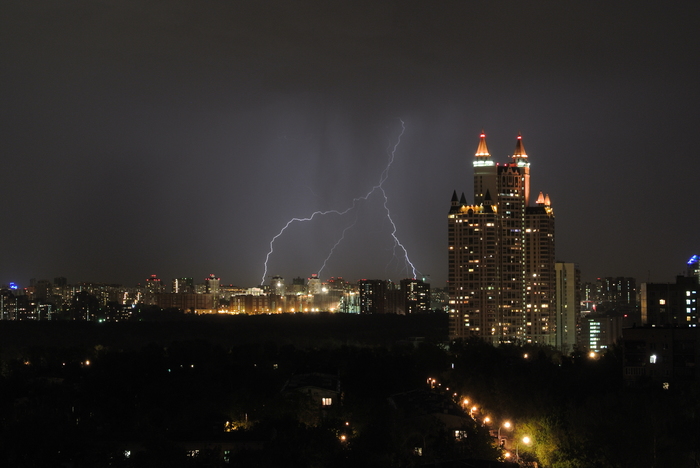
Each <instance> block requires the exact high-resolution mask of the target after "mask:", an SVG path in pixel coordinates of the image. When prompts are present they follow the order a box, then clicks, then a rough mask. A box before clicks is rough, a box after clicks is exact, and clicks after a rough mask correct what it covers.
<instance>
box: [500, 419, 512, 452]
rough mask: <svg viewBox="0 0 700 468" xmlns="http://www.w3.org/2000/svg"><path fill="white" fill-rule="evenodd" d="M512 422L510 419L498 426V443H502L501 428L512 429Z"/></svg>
mask: <svg viewBox="0 0 700 468" xmlns="http://www.w3.org/2000/svg"><path fill="white" fill-rule="evenodd" d="M511 426H512V424H511V423H510V421H506V422H504V423H503V424H502V425H500V426H498V445H499V446H500V445H501V428H502V427H505V428H506V429H510V428H511Z"/></svg>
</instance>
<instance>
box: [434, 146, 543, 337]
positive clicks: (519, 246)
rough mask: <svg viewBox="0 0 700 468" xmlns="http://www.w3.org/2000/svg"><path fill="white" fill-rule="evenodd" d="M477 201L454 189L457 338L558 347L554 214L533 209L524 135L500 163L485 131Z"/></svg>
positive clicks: (451, 234) (452, 287)
mask: <svg viewBox="0 0 700 468" xmlns="http://www.w3.org/2000/svg"><path fill="white" fill-rule="evenodd" d="M473 167H474V202H473V204H467V200H466V197H465V196H464V194H462V196H461V197H460V198H458V197H457V193H456V192H454V193H453V196H452V202H451V206H450V212H449V215H448V243H449V246H448V249H449V250H448V260H449V272H448V292H449V296H450V305H449V310H450V336H451V338H453V339H454V338H466V337H469V336H478V337H481V338H483V339H485V340H487V341H489V342H491V343H493V344H499V343H516V342H517V343H543V344H548V345H552V346H553V345H555V344H556V334H555V327H556V321H555V316H554V315H555V312H554V287H555V274H554V212H553V210H552V206H551V201H550V199H549V196H548V195H547V196H545V195H543V194H542V193H540V194H539V196H538V197H537V200H536V202H535V205H534V206H530V162H529V160H528V156H527V153H526V152H525V148H524V146H523V142H522V138H521V137H520V136H518V139H517V142H516V147H515V151H514V153H513V156H512V160H511V162H509V163H506V164H498V163H495V162H494V161H493V160H492V159H491V154H490V153H489V151H488V147H487V145H486V135H485V134H484V133H483V132H482V134H481V138H480V141H479V146H478V149H477V151H476V155H475V159H474V161H473Z"/></svg>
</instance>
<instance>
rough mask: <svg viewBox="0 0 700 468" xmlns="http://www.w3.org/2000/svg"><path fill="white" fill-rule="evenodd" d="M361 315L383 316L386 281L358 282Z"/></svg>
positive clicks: (385, 305) (385, 300)
mask: <svg viewBox="0 0 700 468" xmlns="http://www.w3.org/2000/svg"><path fill="white" fill-rule="evenodd" d="M358 286H359V296H360V313H361V314H384V313H386V310H387V289H388V282H387V281H386V280H368V279H363V280H360V281H358Z"/></svg>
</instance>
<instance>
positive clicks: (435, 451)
mask: <svg viewBox="0 0 700 468" xmlns="http://www.w3.org/2000/svg"><path fill="white" fill-rule="evenodd" d="M0 325H2V326H0V334H1V335H2V336H1V337H2V340H3V341H2V344H1V345H0V346H1V348H0V358H1V359H2V377H1V378H0V395H2V398H0V414H1V419H0V440H2V447H3V449H2V450H1V451H0V466H19V467H21V466H67V467H83V466H86V467H87V466H90V467H101V466H117V467H120V466H125V467H127V466H128V467H140V466H149V467H158V466H169V467H175V466H208V467H209V466H239V467H253V466H256V467H265V466H270V467H272V466H291V467H296V466H299V467H314V466H318V467H323V466H339V467H350V466H362V465H366V466H376V467H386V466H397V467H401V466H406V467H408V466H421V465H423V466H465V463H470V464H471V465H472V466H488V462H489V461H490V462H492V463H496V461H497V460H499V459H503V455H504V452H503V451H502V450H501V449H500V448H498V447H497V444H496V441H495V439H493V438H492V437H490V436H489V432H488V429H489V427H488V426H485V425H483V424H482V422H481V421H483V416H485V415H489V416H490V417H491V419H492V422H491V429H494V428H497V426H498V425H499V424H501V423H502V422H503V421H505V420H509V421H512V422H513V423H514V424H515V429H514V432H513V434H508V437H511V438H512V439H513V440H515V439H517V438H518V437H522V436H523V435H529V436H530V437H531V438H532V439H533V442H532V444H530V445H528V446H522V447H521V450H520V455H521V456H522V458H523V460H524V461H526V462H527V461H535V460H536V461H538V462H539V464H540V466H545V467H547V466H551V467H664V466H674V467H685V466H687V467H691V466H696V465H695V460H696V459H695V457H696V456H697V455H696V453H695V450H696V447H698V444H697V443H696V442H697V441H698V440H699V439H698V437H699V436H700V435H699V433H698V432H699V428H698V419H697V418H698V410H699V409H700V408H699V404H698V402H699V401H700V399H698V398H697V396H698V393H697V389H696V388H694V387H679V388H675V386H673V385H672V386H671V387H670V388H669V389H668V390H663V389H662V388H661V387H660V386H659V385H654V384H652V383H650V382H649V383H647V384H642V385H640V386H636V387H627V386H625V385H624V383H623V381H622V370H621V356H620V355H619V353H618V352H617V351H616V350H613V351H612V352H610V353H608V354H607V355H605V356H603V357H601V358H600V359H597V360H591V359H588V358H587V357H586V356H585V355H579V354H574V355H573V356H570V357H563V356H560V355H559V354H557V353H556V352H554V351H552V350H551V349H548V348H542V347H518V346H501V347H499V348H494V347H492V346H490V345H487V344H484V343H482V342H479V341H469V342H457V343H452V344H451V345H450V346H449V347H447V346H445V341H444V338H445V336H444V332H445V330H446V319H445V317H444V316H443V315H429V316H424V317H397V316H392V317H381V316H351V317H349V316H341V315H335V316H328V315H315V316H270V317H210V318H207V319H204V320H182V321H179V322H168V323H156V322H141V323H130V324H126V325H128V326H124V327H122V326H121V324H87V323H60V322H58V323H50V322H47V323H28V324H21V323H13V324H6V323H1V324H0ZM105 325H107V326H108V327H106V328H105V327H104V326H105ZM416 336H422V337H425V339H424V340H422V341H415V340H409V339H407V338H409V337H416ZM6 338H7V341H6V340H5V339H6ZM22 343H24V344H22ZM525 353H527V356H528V357H527V358H525V357H524V355H525ZM312 373H320V374H323V375H332V376H337V377H338V379H339V380H340V382H341V389H342V404H341V405H336V406H333V407H332V408H330V409H327V410H324V411H320V410H319V407H318V405H316V404H315V403H314V402H313V401H312V400H311V399H310V398H309V397H308V395H305V394H303V393H295V392H289V391H283V389H285V388H286V387H285V385H286V384H287V383H288V382H289V381H290V378H292V377H293V376H298V375H303V374H312ZM428 377H432V378H435V379H436V381H437V382H438V384H437V388H436V389H433V390H429V389H428V385H427V383H426V380H427V378H428ZM447 388H450V390H447ZM416 392H418V393H416ZM420 392H425V393H426V394H428V392H430V394H432V395H434V396H436V397H439V398H443V399H444V401H446V402H448V400H451V399H453V398H454V399H455V400H457V401H459V400H460V399H461V398H463V397H465V396H468V397H469V398H470V400H472V401H473V402H475V403H476V404H478V406H479V410H478V415H477V418H476V421H475V420H472V419H470V418H468V417H464V418H463V420H464V424H463V427H461V430H462V431H463V436H462V437H460V438H459V439H456V438H455V436H454V433H453V431H452V432H451V431H448V430H447V428H446V427H445V425H444V424H443V423H442V422H441V420H440V419H438V418H436V417H434V416H432V415H431V414H430V413H431V412H430V411H428V410H424V409H421V408H420V407H419V406H416V407H408V406H402V405H397V404H392V402H396V401H400V399H401V397H400V395H415V394H417V395H422V393H420ZM454 393H457V396H456V397H455V396H454ZM397 395H399V396H397ZM439 401H443V400H439ZM453 406H454V405H453ZM456 406H459V405H456ZM445 408H447V407H445ZM445 412H447V409H446V410H445ZM463 416H466V415H464V414H463ZM225 429H228V430H229V432H225ZM217 447H224V448H226V447H228V449H229V450H228V453H226V454H223V453H222V450H219V449H218V448H217ZM193 448H196V449H197V452H196V456H192V455H194V454H195V452H193ZM418 448H420V450H421V452H420V454H418V453H417V452H416V450H417V449H418ZM467 460H468V462H467ZM477 460H479V462H477Z"/></svg>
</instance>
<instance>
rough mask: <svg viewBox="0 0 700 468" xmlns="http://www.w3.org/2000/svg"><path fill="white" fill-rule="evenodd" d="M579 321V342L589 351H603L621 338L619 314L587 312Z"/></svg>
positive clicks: (621, 327)
mask: <svg viewBox="0 0 700 468" xmlns="http://www.w3.org/2000/svg"><path fill="white" fill-rule="evenodd" d="M581 322H582V323H581V344H582V345H584V347H586V348H587V349H588V350H589V351H595V352H596V353H603V352H605V351H606V350H607V349H609V348H611V347H612V346H613V345H615V344H616V343H617V342H618V341H619V340H620V338H622V330H623V325H624V322H623V317H621V316H612V315H606V314H587V315H584V316H583V318H582V319H581Z"/></svg>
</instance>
